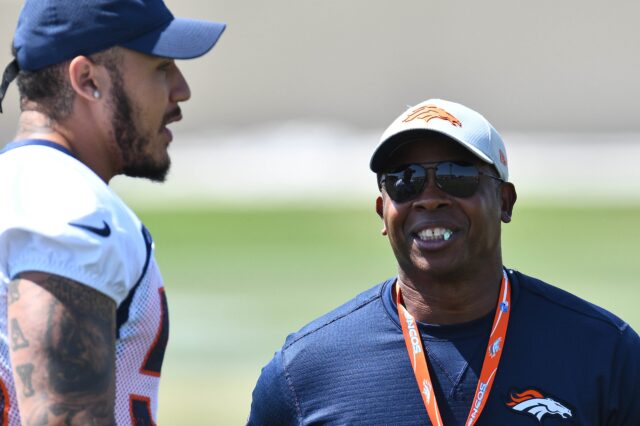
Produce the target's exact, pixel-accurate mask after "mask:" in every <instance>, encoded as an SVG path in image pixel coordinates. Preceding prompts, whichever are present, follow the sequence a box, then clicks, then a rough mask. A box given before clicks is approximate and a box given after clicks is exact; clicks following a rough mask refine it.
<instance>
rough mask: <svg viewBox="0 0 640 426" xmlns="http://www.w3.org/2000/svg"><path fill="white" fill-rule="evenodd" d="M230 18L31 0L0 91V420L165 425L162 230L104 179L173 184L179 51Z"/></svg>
mask: <svg viewBox="0 0 640 426" xmlns="http://www.w3.org/2000/svg"><path fill="white" fill-rule="evenodd" d="M224 28H225V25H224V24H220V23H215V22H205V21H199V20H190V19H181V18H175V17H174V16H173V15H172V14H171V12H170V11H169V9H168V8H167V7H166V6H165V4H164V3H163V2H162V0H51V1H41V0H27V1H26V2H25V3H24V6H23V8H22V11H21V13H20V17H19V20H18V25H17V29H16V32H15V36H14V41H13V46H12V47H13V49H12V50H13V54H14V57H15V59H14V61H12V62H11V63H10V64H9V66H7V68H6V69H5V72H4V74H3V76H2V83H1V85H0V102H1V101H2V98H3V97H4V95H5V93H6V90H7V88H8V86H9V85H10V83H11V82H12V81H13V80H17V85H18V88H19V91H20V109H21V111H22V112H21V114H20V119H19V123H18V131H17V136H16V138H15V140H14V141H13V142H11V143H9V144H8V145H7V146H6V147H5V148H4V149H3V150H2V151H0V200H2V209H1V212H0V310H1V312H0V425H6V424H9V425H19V424H74V425H75V424H78V425H80V424H82V425H85V424H100V425H102V424H104V425H111V424H116V423H117V424H136V425H152V424H156V422H157V404H158V385H159V377H160V372H161V367H162V360H163V357H164V351H165V347H166V344H167V340H168V333H169V328H168V326H169V317H168V311H167V301H166V297H165V293H164V287H163V282H162V277H161V275H160V272H159V270H158V267H157V265H156V262H155V258H154V249H153V247H154V244H153V240H152V238H151V235H150V234H149V232H148V231H147V230H146V228H145V227H144V225H143V224H142V223H141V222H140V220H139V219H138V217H137V216H136V215H135V214H134V213H133V212H132V211H131V210H130V209H129V208H128V207H127V206H126V205H125V204H124V203H123V202H122V200H120V199H119V198H118V196H117V195H115V194H114V193H113V192H112V191H111V190H110V188H109V186H108V183H109V181H110V180H111V178H112V177H114V176H116V175H118V174H125V175H128V176H134V177H143V178H148V179H151V180H154V181H163V180H164V179H165V177H166V174H167V171H168V170H169V165H170V159H169V155H168V153H167V148H168V146H169V144H170V143H171V140H172V134H171V131H170V130H169V129H168V125H169V124H170V123H172V122H176V121H179V120H181V119H182V114H181V111H180V107H179V104H180V103H181V102H185V101H187V100H188V99H189V97H190V89H189V86H188V84H187V82H186V81H185V78H184V77H183V75H182V74H181V72H180V70H179V69H178V67H177V65H176V63H175V61H174V60H175V59H188V58H195V57H198V56H201V55H203V54H205V53H206V52H208V51H209V50H210V49H211V48H212V47H213V45H214V44H215V43H216V42H217V40H218V38H219V37H220V35H221V34H222V32H223V30H224Z"/></svg>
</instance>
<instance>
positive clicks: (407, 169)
mask: <svg viewBox="0 0 640 426" xmlns="http://www.w3.org/2000/svg"><path fill="white" fill-rule="evenodd" d="M429 169H433V170H434V171H435V176H436V186H437V187H438V188H440V189H441V190H443V191H444V192H446V193H447V194H449V195H453V196H454V197H458V198H467V197H471V196H472V195H473V194H475V192H476V190H477V189H478V186H479V185H480V176H486V177H489V178H492V179H495V180H499V181H500V182H504V180H503V179H501V178H499V177H497V176H492V175H490V174H487V173H483V172H481V171H480V170H478V168H477V167H476V166H474V165H473V164H469V163H462V162H454V161H442V162H439V163H429V164H406V165H403V166H400V167H398V168H396V169H395V170H393V171H390V172H384V173H381V174H380V175H379V177H378V187H379V188H380V189H382V188H383V187H384V190H385V191H386V193H387V194H389V197H391V199H392V200H393V201H395V202H397V203H405V202H407V201H411V200H413V199H414V198H416V197H418V196H419V195H420V194H422V191H423V190H424V187H425V185H426V184H427V171H428V170H429Z"/></svg>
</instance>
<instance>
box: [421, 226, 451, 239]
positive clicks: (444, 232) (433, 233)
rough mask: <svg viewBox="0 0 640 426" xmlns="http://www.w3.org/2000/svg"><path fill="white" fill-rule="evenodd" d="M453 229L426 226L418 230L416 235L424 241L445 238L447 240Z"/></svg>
mask: <svg viewBox="0 0 640 426" xmlns="http://www.w3.org/2000/svg"><path fill="white" fill-rule="evenodd" d="M452 235H453V231H452V230H450V229H445V228H428V229H423V230H422V231H420V232H418V237H419V238H420V239H421V240H424V241H435V240H445V241H449V239H450V238H451V236H452Z"/></svg>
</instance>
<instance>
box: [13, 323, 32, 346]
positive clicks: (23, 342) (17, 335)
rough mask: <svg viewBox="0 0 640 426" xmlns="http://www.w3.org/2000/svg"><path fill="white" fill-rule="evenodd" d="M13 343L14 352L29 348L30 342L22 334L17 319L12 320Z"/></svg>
mask: <svg viewBox="0 0 640 426" xmlns="http://www.w3.org/2000/svg"><path fill="white" fill-rule="evenodd" d="M11 341H12V343H13V346H12V347H11V350H12V351H17V350H18V349H22V348H27V347H29V341H28V340H27V339H26V338H25V337H24V334H22V329H21V328H20V324H18V320H17V319H15V318H12V319H11Z"/></svg>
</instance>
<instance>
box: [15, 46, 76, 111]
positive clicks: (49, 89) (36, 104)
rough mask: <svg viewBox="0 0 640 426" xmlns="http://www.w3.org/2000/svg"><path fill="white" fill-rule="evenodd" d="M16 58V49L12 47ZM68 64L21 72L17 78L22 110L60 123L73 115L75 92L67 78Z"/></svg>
mask: <svg viewBox="0 0 640 426" xmlns="http://www.w3.org/2000/svg"><path fill="white" fill-rule="evenodd" d="M11 53H12V54H13V57H14V58H15V57H16V49H15V47H13V45H12V46H11ZM68 64H69V63H68V62H63V63H60V64H55V65H51V66H48V67H45V68H42V69H39V70H36V71H25V70H20V72H19V73H18V77H17V79H16V80H17V83H18V90H19V92H20V110H21V111H25V110H27V109H33V110H36V111H38V112H41V113H43V114H45V115H47V116H48V117H49V118H51V119H52V120H54V121H60V120H63V119H65V118H67V117H68V116H69V114H71V110H72V109H73V100H74V97H75V92H74V91H73V89H72V87H71V84H69V80H68V79H67V78H66V76H65V70H66V69H67V66H68Z"/></svg>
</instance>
